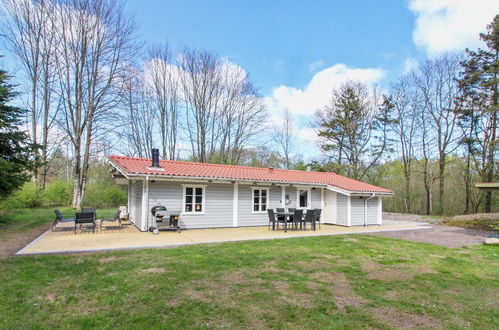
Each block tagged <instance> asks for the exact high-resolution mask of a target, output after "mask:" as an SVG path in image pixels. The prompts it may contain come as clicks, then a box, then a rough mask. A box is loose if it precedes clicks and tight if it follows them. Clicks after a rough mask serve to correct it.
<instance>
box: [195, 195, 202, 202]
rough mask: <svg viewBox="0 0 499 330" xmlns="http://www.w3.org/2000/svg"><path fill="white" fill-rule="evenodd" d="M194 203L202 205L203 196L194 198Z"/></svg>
mask: <svg viewBox="0 0 499 330" xmlns="http://www.w3.org/2000/svg"><path fill="white" fill-rule="evenodd" d="M196 203H198V204H201V203H203V196H196Z"/></svg>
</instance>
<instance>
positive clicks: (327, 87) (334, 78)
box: [265, 64, 385, 116]
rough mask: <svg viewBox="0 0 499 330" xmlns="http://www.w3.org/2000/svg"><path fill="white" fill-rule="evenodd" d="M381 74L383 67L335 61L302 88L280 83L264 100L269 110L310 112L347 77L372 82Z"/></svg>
mask: <svg viewBox="0 0 499 330" xmlns="http://www.w3.org/2000/svg"><path fill="white" fill-rule="evenodd" d="M384 75H385V71H384V70H382V69H378V68H365V69H360V68H353V67H348V66H347V65H345V64H336V65H333V66H331V67H328V68H326V69H324V70H321V71H319V72H317V73H316V74H315V75H314V76H313V77H312V79H311V80H310V82H309V83H308V84H307V85H306V86H305V88H304V89H299V88H295V87H289V86H279V87H277V88H275V89H274V90H273V91H272V95H270V96H268V97H266V98H265V101H266V103H267V106H268V107H269V109H270V111H271V112H272V113H281V112H282V110H283V109H286V108H287V109H289V111H290V112H291V113H292V114H293V115H296V116H305V115H308V116H310V115H313V114H314V113H315V111H317V110H318V109H320V108H321V107H323V106H324V105H325V104H326V103H327V102H328V101H329V99H330V97H331V91H332V90H333V89H334V88H337V87H339V86H341V85H342V84H344V83H345V82H347V81H349V80H354V81H359V82H364V83H367V84H374V83H377V82H379V81H380V80H381V79H382V78H383V77H384Z"/></svg>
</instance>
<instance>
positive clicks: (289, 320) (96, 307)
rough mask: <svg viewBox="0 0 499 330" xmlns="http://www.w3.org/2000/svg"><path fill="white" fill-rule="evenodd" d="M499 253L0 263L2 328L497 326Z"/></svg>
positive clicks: (238, 253) (422, 247)
mask: <svg viewBox="0 0 499 330" xmlns="http://www.w3.org/2000/svg"><path fill="white" fill-rule="evenodd" d="M498 260H499V249H498V248H497V247H493V246H478V247H474V248H462V249H449V248H444V247H440V246H435V245H430V244H423V243H412V242H407V241H401V240H396V239H391V238H384V237H374V236H360V235H357V236H356V235H350V236H333V237H308V238H293V239H285V240H271V241H253V242H237V243H223V244H216V245H198V246H187V247H181V248H175V249H157V250H140V251H119V252H106V253H93V254H77V255H58V256H55V255H51V256H25V257H13V258H9V259H5V260H0V269H1V270H2V271H1V272H0V281H1V283H2V286H0V328H17V327H19V326H20V325H22V327H24V328H52V327H57V328H170V329H176V328H221V327H224V328H248V327H252V328H255V327H259V328H265V327H271V328H281V329H284V328H290V327H293V328H381V329H385V328H393V327H412V326H417V327H424V328H433V327H445V328H462V327H472V328H482V329H490V328H493V327H495V326H497V324H498V320H499V310H498V309H497V305H496V304H497V296H498V294H499V285H498V282H497V279H498V278H499V262H498Z"/></svg>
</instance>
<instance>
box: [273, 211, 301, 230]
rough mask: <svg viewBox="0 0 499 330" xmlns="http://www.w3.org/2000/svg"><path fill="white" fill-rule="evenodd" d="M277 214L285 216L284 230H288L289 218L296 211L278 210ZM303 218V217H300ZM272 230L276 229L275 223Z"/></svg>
mask: <svg viewBox="0 0 499 330" xmlns="http://www.w3.org/2000/svg"><path fill="white" fill-rule="evenodd" d="M275 214H276V216H283V217H284V220H285V221H284V232H285V233H286V232H287V231H288V219H289V218H291V217H292V216H293V215H294V214H295V213H294V212H276V213H275ZM300 220H301V219H300ZM272 230H275V224H274V225H273V226H272Z"/></svg>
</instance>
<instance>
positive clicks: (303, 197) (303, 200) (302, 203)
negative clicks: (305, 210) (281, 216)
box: [300, 190, 308, 207]
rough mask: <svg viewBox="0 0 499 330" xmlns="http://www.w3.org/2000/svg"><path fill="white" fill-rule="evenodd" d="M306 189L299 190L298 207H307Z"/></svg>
mask: <svg viewBox="0 0 499 330" xmlns="http://www.w3.org/2000/svg"><path fill="white" fill-rule="evenodd" d="M307 200H308V191H307V190H300V207H307Z"/></svg>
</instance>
